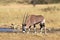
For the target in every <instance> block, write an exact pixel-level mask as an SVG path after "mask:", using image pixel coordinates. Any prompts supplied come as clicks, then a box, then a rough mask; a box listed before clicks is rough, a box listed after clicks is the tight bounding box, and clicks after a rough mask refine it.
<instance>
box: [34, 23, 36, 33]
mask: <svg viewBox="0 0 60 40" xmlns="http://www.w3.org/2000/svg"><path fill="white" fill-rule="evenodd" d="M34 33H36V25H35V24H34Z"/></svg>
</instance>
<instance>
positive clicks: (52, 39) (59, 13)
mask: <svg viewBox="0 0 60 40" xmlns="http://www.w3.org/2000/svg"><path fill="white" fill-rule="evenodd" d="M54 7H55V9H54V10H53V8H54ZM49 8H50V9H49ZM46 9H47V11H45V10H46ZM57 9H58V10H57ZM25 13H28V14H29V15H32V14H35V15H43V16H44V17H45V19H46V27H54V28H57V27H60V4H49V5H36V7H33V6H32V5H23V4H10V5H6V6H3V5H0V25H3V24H7V25H10V24H11V23H14V24H19V25H21V24H22V20H23V16H24V14H25ZM59 33H60V32H58V33H48V34H47V35H44V34H39V33H37V34H23V33H0V40H60V34H59Z"/></svg>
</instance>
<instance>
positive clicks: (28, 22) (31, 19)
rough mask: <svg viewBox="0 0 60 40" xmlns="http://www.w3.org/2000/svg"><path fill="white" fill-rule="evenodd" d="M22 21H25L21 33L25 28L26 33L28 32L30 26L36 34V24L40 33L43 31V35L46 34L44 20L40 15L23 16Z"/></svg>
mask: <svg viewBox="0 0 60 40" xmlns="http://www.w3.org/2000/svg"><path fill="white" fill-rule="evenodd" d="M24 17H25V19H24V18H23V21H25V22H24V23H23V24H22V31H23V32H26V28H27V29H28V33H29V31H30V28H31V26H32V25H33V27H34V32H35V33H36V24H40V31H41V32H42V30H43V29H44V33H46V27H45V19H44V17H43V16H42V15H30V16H27V15H26V16H24Z"/></svg>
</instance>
